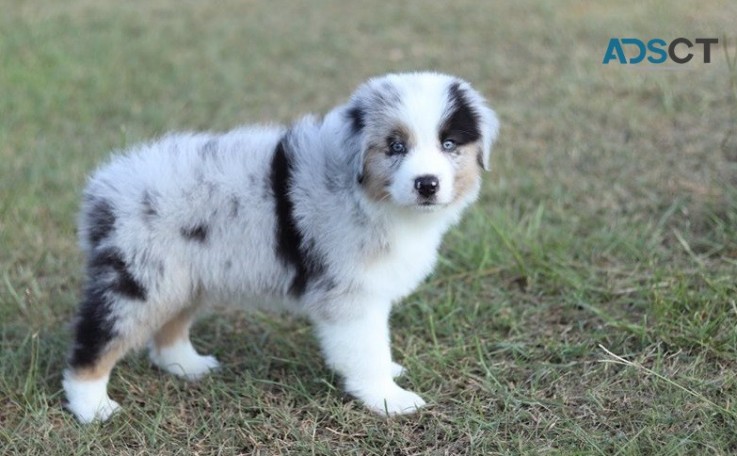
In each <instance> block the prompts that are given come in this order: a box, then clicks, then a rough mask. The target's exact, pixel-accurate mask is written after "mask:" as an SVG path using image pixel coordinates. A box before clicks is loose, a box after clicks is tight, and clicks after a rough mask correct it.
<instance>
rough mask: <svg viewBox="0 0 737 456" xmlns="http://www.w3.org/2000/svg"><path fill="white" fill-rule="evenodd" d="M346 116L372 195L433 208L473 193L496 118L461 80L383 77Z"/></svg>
mask: <svg viewBox="0 0 737 456" xmlns="http://www.w3.org/2000/svg"><path fill="white" fill-rule="evenodd" d="M347 113H348V116H349V117H350V120H351V122H352V125H353V133H354V134H355V135H359V136H360V139H359V141H358V142H359V143H360V145H361V156H360V160H359V163H358V167H359V169H358V180H359V182H360V183H361V185H362V187H363V189H364V190H365V192H366V194H367V196H368V197H369V198H370V199H372V200H375V201H378V202H387V203H390V204H394V205H397V206H402V207H410V208H417V209H421V210H432V209H436V208H439V207H443V206H447V205H449V204H452V203H454V202H457V201H461V200H464V198H466V197H468V196H469V195H472V194H475V193H476V192H477V191H478V188H479V185H480V173H481V171H482V170H483V169H486V168H488V160H489V153H490V149H491V143H492V142H493V140H494V139H495V137H496V132H497V128H498V123H497V120H496V116H495V115H494V113H493V111H491V110H490V109H489V108H488V107H487V106H486V104H485V102H484V100H483V98H481V96H480V95H479V94H478V93H477V92H475V91H474V90H473V89H472V88H471V87H470V86H469V85H468V84H467V83H465V82H464V81H461V80H458V79H455V78H452V77H450V76H445V75H439V74H433V73H418V74H401V75H388V76H385V77H383V78H380V79H375V80H371V81H369V82H368V83H366V84H365V85H364V86H363V87H361V88H360V89H359V90H358V91H357V93H356V95H355V96H354V98H353V99H352V101H351V103H350V104H349V109H348V111H347Z"/></svg>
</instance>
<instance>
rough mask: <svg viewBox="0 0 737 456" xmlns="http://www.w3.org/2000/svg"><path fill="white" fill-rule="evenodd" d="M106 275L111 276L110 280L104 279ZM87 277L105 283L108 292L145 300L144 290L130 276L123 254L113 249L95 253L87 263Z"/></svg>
mask: <svg viewBox="0 0 737 456" xmlns="http://www.w3.org/2000/svg"><path fill="white" fill-rule="evenodd" d="M106 274H112V278H111V279H110V278H107V277H105V275H106ZM88 275H89V277H90V280H91V281H94V282H100V283H106V284H107V285H108V287H107V290H109V291H112V292H114V293H117V294H119V295H121V296H124V297H126V298H129V299H136V300H140V301H145V300H146V294H147V293H146V288H144V286H143V285H142V284H141V283H139V282H138V281H137V280H136V279H135V278H134V277H133V276H132V275H131V273H130V271H129V269H128V265H127V264H126V262H125V260H124V259H123V254H122V253H121V252H120V250H118V249H117V248H115V247H109V248H106V249H103V250H101V251H98V252H95V254H94V256H93V257H92V258H91V259H90V262H89V266H88ZM103 279H104V280H103ZM97 286H100V285H97Z"/></svg>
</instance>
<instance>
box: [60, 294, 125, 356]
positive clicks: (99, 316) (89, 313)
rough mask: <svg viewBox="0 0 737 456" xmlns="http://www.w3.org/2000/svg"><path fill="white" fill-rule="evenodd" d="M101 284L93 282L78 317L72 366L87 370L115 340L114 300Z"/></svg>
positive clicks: (85, 295)
mask: <svg viewBox="0 0 737 456" xmlns="http://www.w3.org/2000/svg"><path fill="white" fill-rule="evenodd" d="M106 291H107V289H106V287H105V286H103V285H102V284H96V283H94V282H92V281H91V283H90V284H89V285H88V286H87V288H86V289H85V291H84V298H83V300H82V303H81V305H80V308H79V313H78V314H77V321H76V325H75V341H74V342H75V343H74V348H73V349H72V354H71V357H70V359H69V364H70V365H71V366H72V367H75V368H79V367H87V366H91V365H93V364H94V363H95V361H96V360H97V359H98V358H99V356H100V354H101V353H102V351H103V349H104V348H105V346H106V345H107V344H108V343H110V341H111V340H112V339H113V337H115V332H114V330H113V319H112V315H111V313H112V312H111V310H112V305H113V301H112V300H113V299H114V298H113V297H111V296H109V295H108V294H107V292H106Z"/></svg>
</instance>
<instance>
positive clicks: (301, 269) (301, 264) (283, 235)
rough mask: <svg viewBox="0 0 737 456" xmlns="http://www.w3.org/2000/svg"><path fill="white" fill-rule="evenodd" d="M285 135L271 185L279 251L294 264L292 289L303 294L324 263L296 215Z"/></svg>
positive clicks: (273, 167)
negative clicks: (306, 240) (291, 191)
mask: <svg viewBox="0 0 737 456" xmlns="http://www.w3.org/2000/svg"><path fill="white" fill-rule="evenodd" d="M285 141H286V140H285V139H284V138H283V139H282V140H281V141H279V144H278V145H277V146H276V151H275V152H274V159H273V161H272V163H271V187H272V191H273V193H274V198H275V200H276V204H275V209H276V221H277V223H276V253H277V255H278V256H279V257H280V258H281V259H282V261H283V262H284V264H286V265H291V266H292V267H294V268H295V276H294V280H293V282H292V284H291V286H290V289H289V291H290V293H291V294H292V295H295V296H300V295H302V294H303V293H304V292H305V290H306V288H307V284H308V282H310V281H311V280H312V279H313V278H315V277H317V276H320V275H321V274H322V273H323V271H324V269H325V267H324V265H323V263H322V261H320V260H319V259H318V258H317V255H316V254H315V248H314V245H312V246H307V245H306V243H305V242H304V239H303V235H302V233H301V232H300V230H299V227H298V226H297V221H296V220H295V218H294V202H293V201H292V199H291V198H290V195H289V193H290V190H291V185H292V183H291V181H292V173H293V169H292V166H293V164H292V162H291V161H290V160H289V156H288V153H287V150H286V147H285V144H284V143H285Z"/></svg>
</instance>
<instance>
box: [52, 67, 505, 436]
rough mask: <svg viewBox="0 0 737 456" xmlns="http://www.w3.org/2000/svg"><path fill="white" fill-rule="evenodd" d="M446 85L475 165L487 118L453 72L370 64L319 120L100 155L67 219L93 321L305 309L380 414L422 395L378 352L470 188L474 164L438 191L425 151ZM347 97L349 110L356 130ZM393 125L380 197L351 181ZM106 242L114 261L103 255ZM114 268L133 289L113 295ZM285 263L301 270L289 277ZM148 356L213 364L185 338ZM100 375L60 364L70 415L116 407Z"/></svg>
mask: <svg viewBox="0 0 737 456" xmlns="http://www.w3.org/2000/svg"><path fill="white" fill-rule="evenodd" d="M452 84H457V85H458V87H460V88H461V90H462V92H463V97H464V99H465V100H466V101H467V102H468V104H469V105H470V106H471V107H472V108H473V111H474V112H475V113H476V121H477V122H476V123H477V125H476V126H477V127H478V130H479V132H480V138H478V141H477V143H478V160H479V163H481V164H482V165H483V166H484V167H485V168H488V160H489V153H490V148H491V144H492V142H493V140H494V138H495V137H496V133H497V129H498V122H497V120H496V117H495V115H494V113H493V111H491V110H490V109H489V108H488V107H487V106H486V104H485V102H484V100H483V98H481V96H480V95H479V94H478V93H477V92H475V91H474V90H473V89H472V88H471V87H470V86H469V85H468V84H467V83H466V82H464V81H462V80H459V79H457V78H453V77H450V76H445V75H440V74H435V73H417V74H403V75H388V76H385V77H382V78H377V79H373V80H371V81H369V82H368V83H366V84H364V85H363V86H362V87H360V88H359V89H358V90H357V92H356V94H354V96H353V97H352V98H351V100H350V101H349V102H348V103H347V104H345V105H342V106H338V107H337V108H335V109H334V110H333V111H331V112H330V113H328V114H327V115H326V116H325V118H324V119H323V120H322V121H320V120H317V119H316V118H314V117H310V116H308V117H305V118H303V119H302V120H300V121H298V122H296V123H295V124H294V125H292V126H291V127H290V128H289V129H287V128H284V127H280V126H274V127H249V128H241V129H238V130H234V131H231V132H228V133H224V134H209V133H197V134H192V133H184V134H174V135H169V136H166V137H164V138H162V139H160V140H158V141H155V142H151V143H148V144H143V145H139V146H136V147H134V148H132V149H130V150H127V151H125V152H124V153H122V154H120V155H117V156H115V157H114V158H113V159H112V161H111V162H110V163H108V164H107V165H105V166H103V167H102V168H101V169H99V170H98V171H97V172H96V173H95V174H94V175H93V176H92V178H91V179H90V182H89V184H88V186H87V189H86V192H85V203H84V206H83V209H82V216H81V220H80V242H81V245H82V248H83V250H84V252H85V253H86V255H87V256H88V258H89V259H90V264H91V266H90V270H89V273H88V275H89V277H88V283H89V284H91V286H92V287H91V289H96V288H94V286H98V288H97V289H100V288H99V287H103V288H102V290H103V291H104V293H100V294H98V295H94V296H93V297H96V298H97V299H102V300H103V301H104V304H106V305H107V307H105V308H104V309H105V311H106V312H107V313H106V314H104V317H105V318H104V320H101V321H103V322H106V321H109V322H112V332H111V333H112V334H113V336H111V337H114V339H115V340H116V341H118V343H119V346H124V347H126V348H127V347H131V348H132V347H136V346H141V345H142V344H144V343H145V342H146V340H148V339H150V338H151V336H152V335H153V334H154V333H155V332H156V331H157V330H158V329H159V328H161V326H162V325H164V324H165V323H166V322H167V321H169V320H170V319H171V318H172V317H173V316H175V315H177V314H178V313H179V312H182V311H183V310H184V309H187V308H188V306H192V305H193V303H194V302H196V303H203V305H205V306H208V305H211V304H212V303H214V302H218V303H222V302H231V303H236V304H239V305H242V306H244V307H254V306H259V307H263V308H266V309H280V310H283V309H286V310H290V311H293V312H296V313H298V314H301V315H305V316H307V317H308V318H309V319H310V320H311V321H312V323H313V324H314V326H315V329H316V333H317V336H318V338H319V340H320V344H321V347H322V350H323V352H324V355H325V359H326V361H327V364H328V365H329V366H330V367H331V368H333V369H335V371H336V372H338V373H339V374H341V376H342V377H343V378H344V380H345V387H346V390H347V391H348V392H349V393H351V394H352V395H354V396H355V397H357V398H358V399H360V400H361V401H362V402H363V403H364V404H365V405H366V406H367V407H368V408H370V409H371V410H373V411H375V412H377V413H380V414H389V415H395V414H403V413H412V412H414V411H416V410H417V409H419V408H420V407H422V406H423V405H424V404H425V401H424V400H423V399H422V398H420V397H419V396H418V395H417V394H415V393H413V392H411V391H407V390H404V389H402V388H401V387H399V386H398V385H397V384H396V383H395V382H394V380H393V378H395V377H397V376H399V375H402V374H403V373H404V372H405V371H404V368H403V367H402V366H400V365H399V364H397V363H395V362H393V361H392V358H391V350H390V334H389V323H388V322H389V315H390V312H391V309H392V306H393V305H394V304H396V303H397V302H398V301H400V300H401V299H402V298H404V297H406V296H407V295H408V294H410V293H411V292H412V291H413V290H414V289H415V288H416V287H417V285H418V284H419V283H420V282H421V281H422V280H423V279H424V278H425V277H427V276H428V275H429V274H430V273H431V272H432V269H433V267H434V264H435V262H436V258H437V249H438V247H439V245H440V242H441V240H442V236H443V234H444V233H445V232H446V231H447V230H448V228H449V227H450V226H451V225H452V224H454V223H456V222H457V221H458V220H459V218H460V216H461V213H462V211H463V210H464V209H465V208H466V207H467V206H468V205H469V204H470V203H471V202H473V201H474V200H475V199H476V197H477V195H478V192H479V188H480V179H478V180H477V181H476V182H475V183H474V185H473V186H472V187H470V189H469V190H468V191H467V193H464V194H461V195H456V194H455V193H454V192H455V190H454V185H453V184H454V181H455V179H456V178H457V173H458V172H459V171H458V167H459V166H460V165H459V161H458V158H457V157H454V156H452V155H451V154H447V153H445V152H443V151H441V150H440V143H441V142H442V139H443V138H440V137H439V135H440V133H439V132H438V129H439V128H440V126H441V125H442V124H443V123H444V122H446V121H447V119H448V118H449V117H450V115H451V113H452V112H453V110H454V109H455V108H454V106H452V105H450V104H449V103H450V102H449V95H448V93H449V92H448V91H449V90H450V89H449V87H451V85H452ZM359 108H360V109H359ZM357 109H358V111H355V110H357ZM352 110H354V111H355V112H363V114H364V115H365V117H364V118H363V119H362V128H361V129H357V127H356V125H358V124H356V123H355V122H354V123H352V121H351V119H352V117H351V112H354V111H352ZM354 117H355V116H354ZM395 125H401V126H402V128H403V129H404V130H406V131H409V134H410V136H411V139H410V141H411V144H410V145H411V147H410V148H409V149H408V151H407V153H406V155H404V156H402V157H394V158H386V160H387V166H386V169H387V170H390V171H387V172H391V176H390V177H391V179H390V180H391V182H390V183H388V187H387V191H388V194H389V197H388V198H387V199H382V200H377V199H375V198H372V197H371V195H370V194H369V193H367V190H366V188H367V187H366V185H368V184H371V183H374V184H376V183H377V181H372V182H363V183H359V182H361V179H362V177H361V176H362V173H363V171H364V166H365V163H364V159H365V157H366V150H367V148H368V147H370V146H372V145H374V146H376V141H377V140H378V141H379V143H380V146H383V144H384V143H382V141H384V139H382V138H384V137H385V136H382V135H388V134H389V131H388V130H391V129H392V128H393V126H395ZM377 138H378V139H377ZM280 141H281V143H282V144H283V145H284V147H285V150H286V152H285V154H286V156H287V157H288V159H289V162H290V167H289V173H290V174H289V180H288V182H289V184H288V197H287V199H288V201H289V202H291V204H292V208H291V212H289V214H290V216H291V217H292V220H293V221H294V223H295V224H296V230H297V231H298V234H299V236H300V239H301V244H299V245H298V246H295V245H291V246H289V245H288V244H286V243H284V242H283V238H282V237H280V236H281V235H280V233H283V232H284V231H285V230H287V228H285V226H286V225H285V224H284V218H283V215H279V214H280V212H279V207H280V206H279V204H280V201H282V202H283V201H285V200H284V198H281V199H280V196H279V195H277V194H276V193H278V192H277V190H275V187H274V181H275V179H274V176H275V174H274V172H275V171H274V170H275V169H277V168H278V167H276V166H275V165H274V163H275V160H274V157H275V154H276V152H275V150H276V149H277V145H278V144H279V143H280ZM474 150H476V149H474ZM464 153H467V152H464ZM387 157H388V155H387ZM472 159H473V160H474V162H473V163H474V166H477V165H475V163H476V158H475V157H472ZM392 160H393V161H392ZM390 161H391V163H389V162H390ZM423 175H433V176H436V177H437V178H438V181H439V188H438V192H437V194H436V195H435V196H434V199H433V200H432V201H431V203H432V204H429V206H428V205H423V204H422V198H421V197H420V196H418V193H417V190H416V188H415V180H416V179H417V178H418V177H419V176H423ZM367 179H369V180H370V179H372V178H371V177H368V178H367ZM100 202H104V203H106V204H108V205H109V206H110V207H111V208H112V209H111V211H112V213H113V215H114V217H112V218H113V219H114V222H113V223H112V227H111V228H110V229H101V227H102V228H105V224H106V223H107V222H105V218H104V217H101V216H100ZM280 217H282V218H280ZM108 218H110V217H108ZM280 230H281V231H280ZM100 233H102V234H100ZM284 245H287V246H288V247H289V249H291V250H289V249H287V250H289V251H297V253H298V254H297V255H296V258H298V260H297V261H298V262H295V260H293V259H290V258H289V257H286V256H285V253H284V249H283V248H282V246H284ZM280 249H281V250H280ZM295 249H296V250H295ZM110 252H113V256H115V255H117V257H116V260H117V261H111V260H110V259H109V258H107V259H106V257H105V255H108V257H109V256H110V255H111V253H110ZM96 261H97V262H96ZM105 261H107V263H105ZM299 262H302V263H299ZM121 264H122V266H121ZM95 265H97V266H95ZM300 267H301V268H302V269H300ZM123 269H124V270H123ZM125 274H128V276H129V277H128V278H129V279H130V280H128V281H127V282H126V284H127V285H128V286H129V287H130V284H131V280H132V281H133V282H135V284H138V285H139V286H140V290H142V291H143V292H144V293H141V292H139V295H141V294H143V295H145V296H136V293H135V292H133V293H132V294H131V292H130V290H129V292H128V295H127V296H120V294H121V292H120V288H121V286H120V283H121V282H120V281H121V280H122V278H126V277H124V276H125ZM300 274H301V275H300ZM300 277H307V278H306V279H305V284H304V286H303V287H302V288H301V289H300V288H299V286H298V285H299V283H300V282H299V280H298V279H299V278H300ZM105 287H107V288H105ZM295 287H296V288H295ZM295 290H297V291H295ZM134 291H135V290H134ZM142 300H145V301H146V302H145V303H144V302H140V301H142ZM88 301H89V299H88ZM102 304H103V303H101V304H100V305H102ZM85 305H95V304H94V303H93V304H89V303H86V304H85ZM80 318H81V319H83V318H84V312H82V313H81V314H80ZM82 327H84V325H82V324H80V326H78V328H82ZM78 331H79V329H78ZM78 339H79V338H78ZM79 344H80V342H78V343H77V345H79ZM76 348H79V347H76ZM102 349H104V347H103V348H102ZM150 357H151V360H152V361H153V362H154V364H156V365H158V366H160V367H161V368H162V369H164V370H166V371H168V372H171V373H174V374H177V375H181V376H184V377H186V378H190V379H196V378H199V377H200V376H202V375H204V374H206V373H207V372H209V371H210V370H212V369H214V368H216V367H217V366H218V364H217V361H216V360H215V358H213V357H210V356H202V355H199V354H198V353H197V352H196V350H195V349H194V347H193V346H192V345H191V343H190V342H189V341H188V340H183V341H181V342H177V343H176V344H174V345H172V346H169V347H156V346H152V348H151V351H150ZM71 364H72V368H74V367H75V355H73V356H72V362H71ZM106 383H107V376H106V377H105V378H103V379H100V380H98V381H94V382H83V381H77V380H75V379H74V376H73V375H71V374H69V375H67V376H65V380H64V390H65V391H66V394H67V399H68V401H69V408H70V410H72V411H73V412H74V414H75V415H76V416H77V417H78V418H79V419H80V421H84V422H88V421H90V420H92V419H102V420H104V419H107V418H108V417H109V416H110V415H111V414H112V412H113V411H114V410H116V409H117V407H118V405H117V404H116V403H115V402H113V401H111V400H110V399H109V398H108V397H107V393H106V392H105V385H106Z"/></svg>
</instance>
